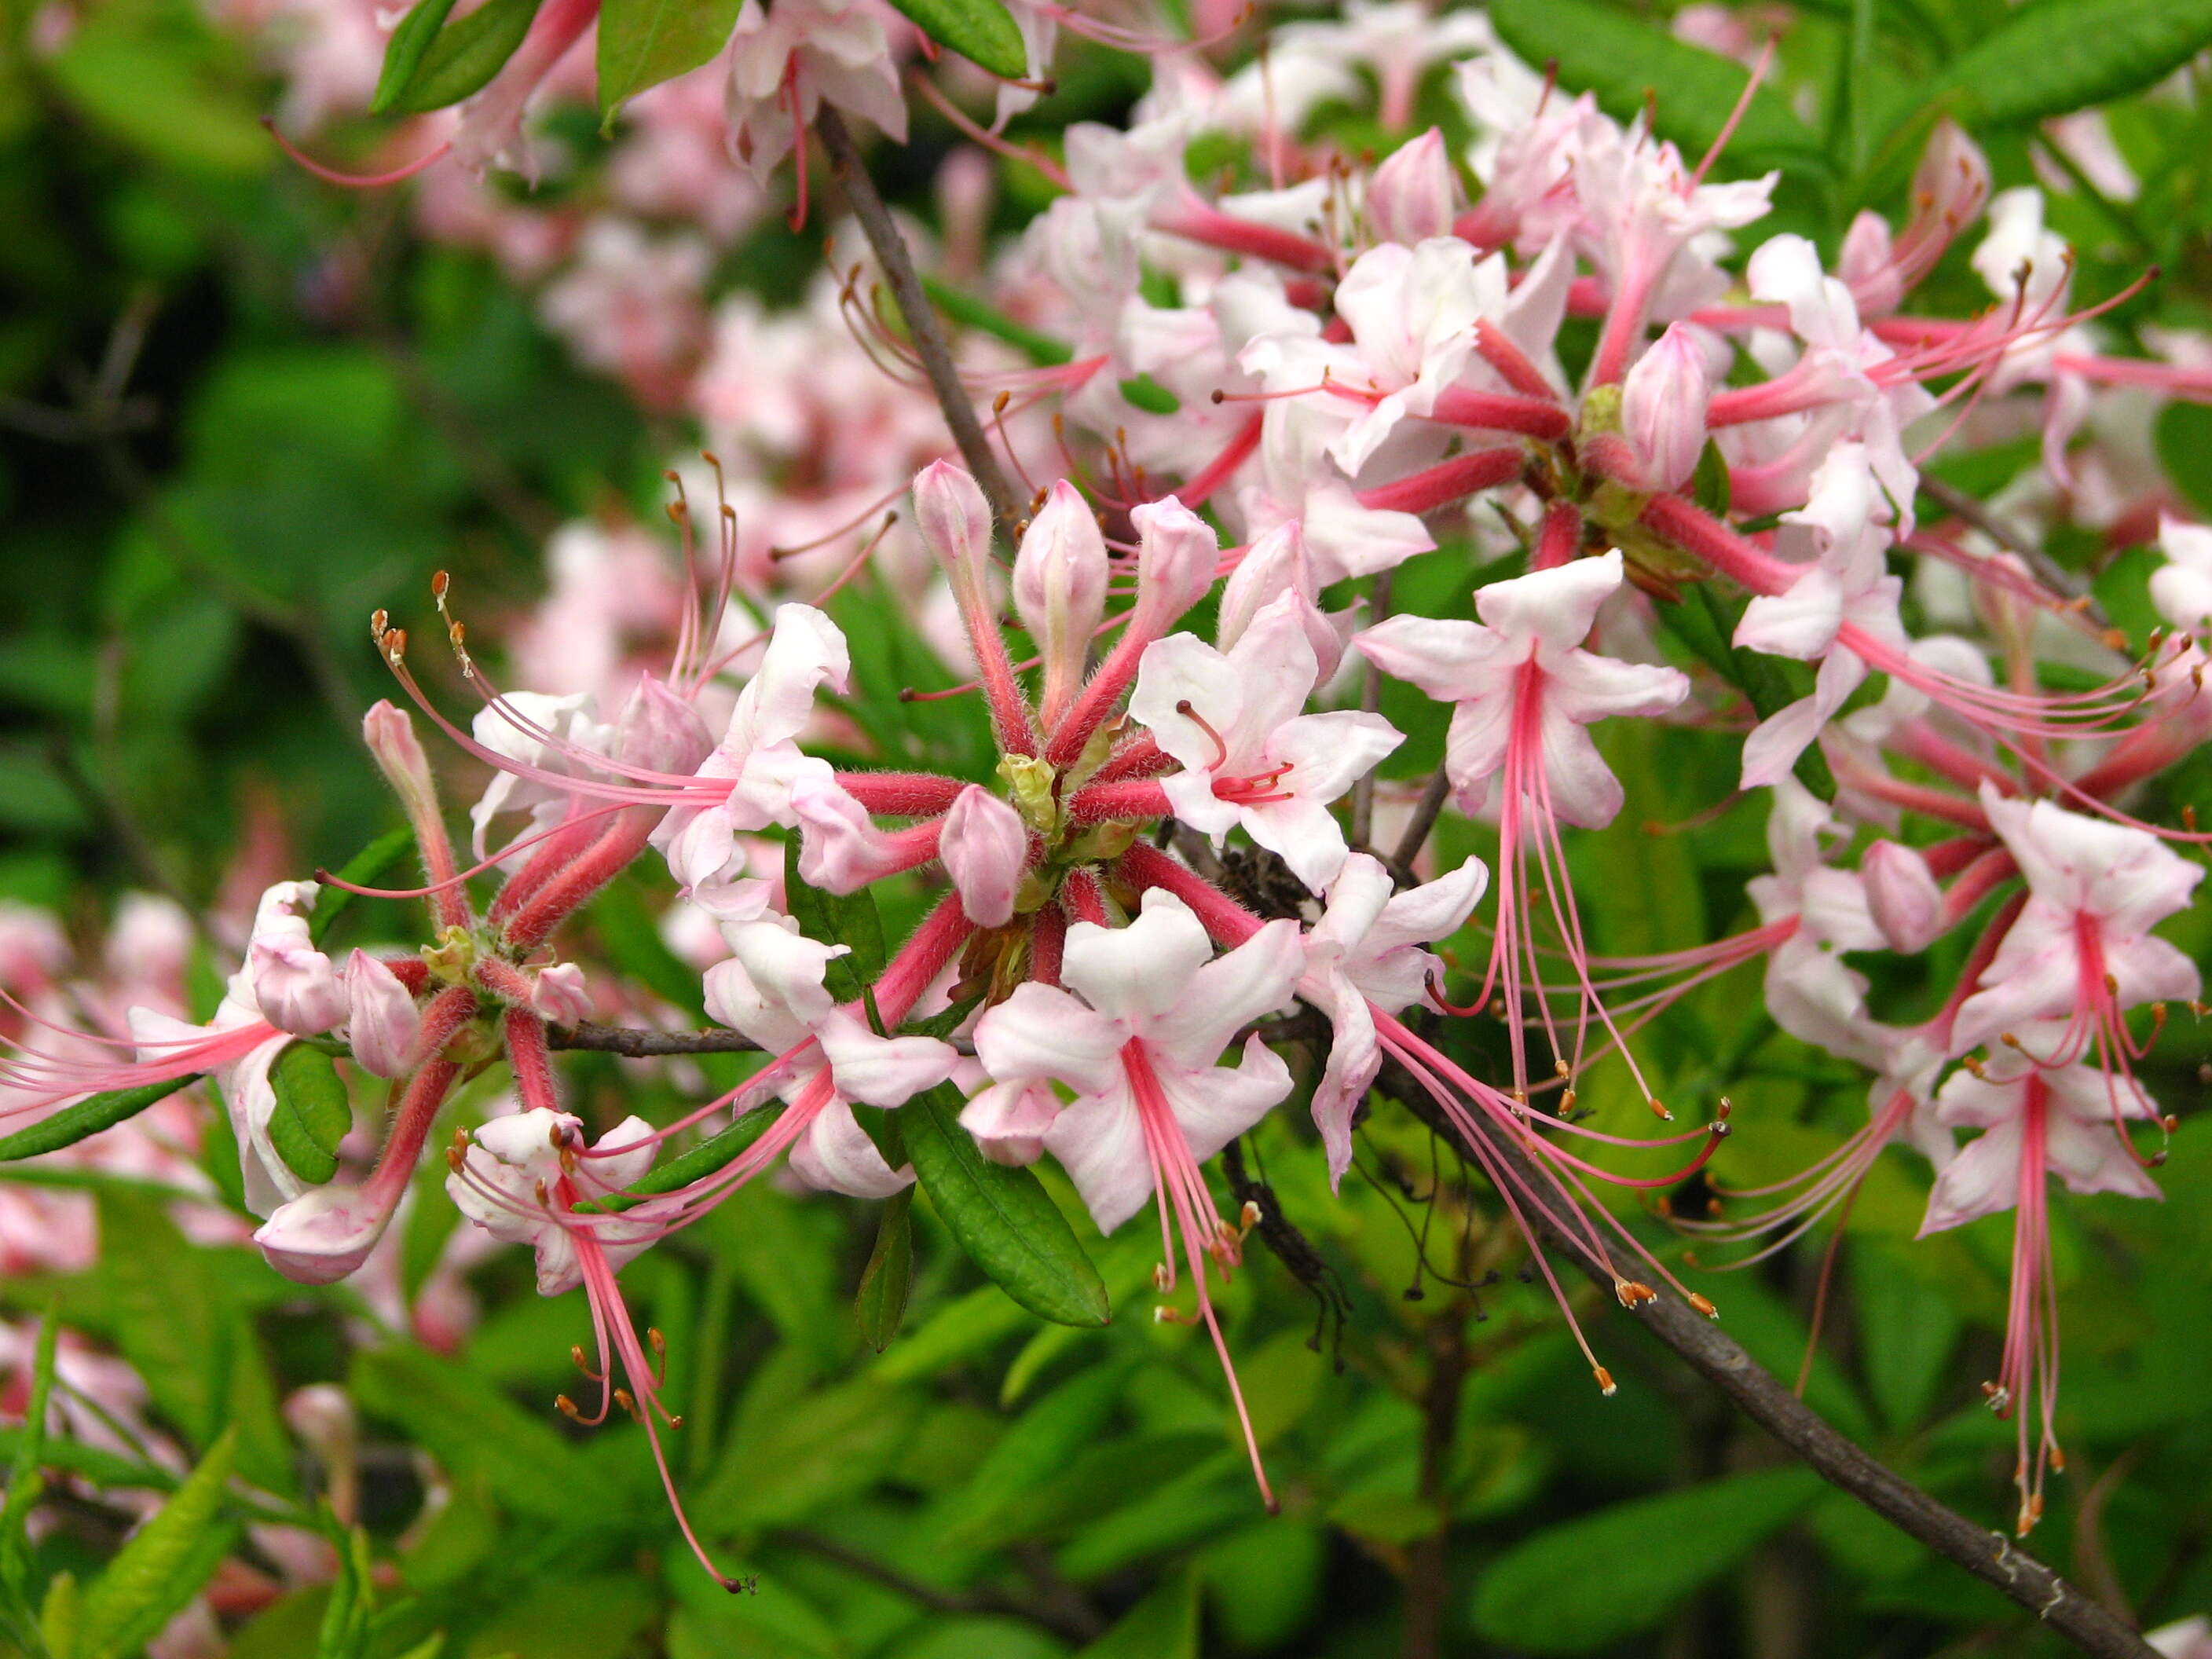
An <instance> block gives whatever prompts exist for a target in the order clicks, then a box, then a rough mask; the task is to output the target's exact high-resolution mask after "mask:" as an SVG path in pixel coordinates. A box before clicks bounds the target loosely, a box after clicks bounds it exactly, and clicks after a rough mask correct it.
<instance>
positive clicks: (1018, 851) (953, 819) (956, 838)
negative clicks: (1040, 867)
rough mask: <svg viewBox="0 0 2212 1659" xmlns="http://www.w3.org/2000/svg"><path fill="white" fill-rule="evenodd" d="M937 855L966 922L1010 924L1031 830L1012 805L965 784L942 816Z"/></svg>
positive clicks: (977, 924) (987, 924)
mask: <svg viewBox="0 0 2212 1659" xmlns="http://www.w3.org/2000/svg"><path fill="white" fill-rule="evenodd" d="M937 855H938V857H939V858H940V859H942V860H944V861H945V872H946V873H947V874H948V875H950V876H951V878H952V885H953V887H954V889H955V890H957V892H958V893H959V895H960V908H962V909H963V910H965V911H966V912H967V913H968V920H969V921H972V922H974V923H975V925H976V926H977V927H1005V926H1006V924H1007V923H1008V922H1009V921H1012V920H1013V918H1014V894H1015V892H1016V890H1018V888H1019V887H1020V886H1021V883H1022V872H1023V871H1024V869H1025V868H1026V867H1027V866H1028V864H1029V856H1030V832H1029V829H1028V828H1027V826H1025V825H1024V823H1022V815H1021V814H1020V813H1019V812H1017V811H1014V809H1013V807H1012V805H1009V804H1007V803H1006V801H1003V800H1001V799H1000V798H999V797H998V796H996V795H994V794H993V793H991V792H990V791H989V790H987V789H985V788H983V787H981V786H980V785H976V784H970V785H969V786H968V787H967V788H965V789H963V790H962V791H961V792H960V794H959V796H958V797H957V799H955V800H954V801H953V803H952V810H951V811H949V812H947V813H946V814H945V833H944V834H943V835H942V836H939V839H938V843H937Z"/></svg>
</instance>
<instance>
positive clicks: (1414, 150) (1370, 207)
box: [1367, 127, 1459, 243]
mask: <svg viewBox="0 0 2212 1659" xmlns="http://www.w3.org/2000/svg"><path fill="white" fill-rule="evenodd" d="M1458 211H1459V180H1458V179H1456V178H1455V177H1454V176H1453V173H1452V165H1451V157H1450V155H1449V153H1448V152H1447V151H1446V150H1445V149H1444V136H1443V133H1441V132H1439V131H1437V129H1436V128H1434V127H1431V128H1430V129H1429V130H1428V131H1426V132H1425V133H1423V134H1422V135H1421V136H1420V137H1418V138H1416V139H1414V140H1413V142H1412V143H1407V144H1406V145H1404V146H1402V147H1401V149H1399V150H1398V151H1397V152H1396V153H1395V155H1392V156H1391V157H1390V158H1389V160H1388V161H1385V162H1383V165H1382V166H1381V167H1377V168H1376V169H1375V176H1374V177H1373V178H1372V179H1369V180H1368V181H1367V223H1368V228H1370V229H1371V230H1372V231H1373V232H1374V233H1375V234H1376V237H1377V238H1378V239H1379V240H1383V241H1386V242H1406V243H1413V242H1425V241H1426V240H1429V239H1430V238H1431V237H1432V236H1449V235H1450V234H1451V228H1452V221H1453V219H1454V218H1455V217H1456V216H1457V215H1458Z"/></svg>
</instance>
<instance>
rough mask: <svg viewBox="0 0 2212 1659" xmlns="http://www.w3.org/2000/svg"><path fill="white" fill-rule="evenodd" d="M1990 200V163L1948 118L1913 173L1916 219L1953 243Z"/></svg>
mask: <svg viewBox="0 0 2212 1659" xmlns="http://www.w3.org/2000/svg"><path fill="white" fill-rule="evenodd" d="M1989 199H1990V162H1989V157H1987V156H1986V155H1983V154H1982V151H1981V147H1980V146H1979V145H1978V144H1976V143H1974V141H1973V140H1972V139H1971V138H1969V137H1966V129H1965V128H1963V127H1961V126H1960V125H1959V124H1958V123H1957V122H1955V121H1953V120H1950V119H1949V118H1945V119H1943V120H1941V121H1938V122H1937V123H1936V127H1935V130H1934V131H1931V132H1930V133H1929V135H1928V147H1927V149H1923V150H1922V151H1921V152H1920V165H1919V166H1918V167H1915V168H1914V169H1913V172H1912V219H1913V222H1914V226H1915V228H1918V227H1919V226H1921V225H1923V224H1925V225H1927V226H1928V227H1929V228H1930V229H1931V230H1936V229H1940V231H1941V233H1942V237H1943V240H1945V241H1947V242H1948V240H1950V239H1951V238H1952V237H1953V236H1955V235H1957V234H1958V233H1959V232H1960V229H1962V228H1964V227H1965V226H1966V225H1967V224H1968V223H1970V222H1972V220H1973V218H1974V217H1975V216H1976V215H1978V213H1980V212H1981V210H1982V209H1983V207H1984V205H1985V204H1987V203H1988V201H1989Z"/></svg>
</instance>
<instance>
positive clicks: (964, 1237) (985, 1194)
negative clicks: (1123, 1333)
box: [899, 1084, 1112, 1325]
mask: <svg viewBox="0 0 2212 1659" xmlns="http://www.w3.org/2000/svg"><path fill="white" fill-rule="evenodd" d="M960 1107H961V1100H960V1095H959V1092H958V1091H957V1090H955V1089H952V1088H951V1087H950V1086H948V1085H943V1084H940V1085H938V1086H937V1087H936V1088H934V1089H932V1090H930V1091H927V1093H925V1094H921V1095H917V1096H915V1098H914V1099H912V1100H910V1101H908V1103H907V1104H906V1105H905V1107H904V1108H902V1109H901V1111H900V1113H899V1122H900V1127H902V1128H903V1129H904V1130H905V1132H906V1146H907V1153H908V1157H910V1158H913V1160H914V1172H915V1178H916V1179H918V1180H919V1181H920V1182H921V1185H922V1188H923V1190H924V1191H926V1192H927V1193H928V1194H929V1201H930V1202H931V1203H932V1204H933V1205H935V1206H937V1213H938V1215H939V1217H940V1218H942V1219H943V1220H944V1222H945V1229H946V1231H949V1232H951V1235H952V1237H953V1240H954V1242H955V1243H957V1244H958V1245H959V1246H960V1248H961V1249H963V1250H964V1251H966V1252H967V1254H968V1257H969V1260H970V1261H973V1262H975V1265H976V1266H977V1267H981V1269H982V1270H983V1271H984V1272H985V1273H987V1274H988V1275H989V1276H990V1278H991V1279H992V1282H993V1283H994V1284H996V1285H998V1287H999V1288H1000V1290H1002V1291H1005V1292H1006V1294H1007V1295H1008V1296H1010V1297H1012V1298H1013V1299H1014V1300H1015V1301H1016V1302H1017V1303H1018V1304H1021V1305H1022V1306H1023V1307H1024V1308H1026V1309H1027V1310H1029V1311H1030V1312H1031V1313H1033V1314H1035V1315H1036V1316H1037V1317H1038V1318H1040V1319H1049V1320H1051V1321H1053V1322H1054V1323H1055V1324H1060V1325H1103V1324H1104V1323H1105V1322H1107V1321H1108V1319H1109V1318H1110V1317H1112V1305H1111V1304H1110V1303H1109V1301H1108V1300H1107V1296H1106V1283H1105V1281H1104V1280H1103V1279H1100V1278H1099V1276H1098V1269H1097V1267H1093V1266H1092V1265H1091V1258H1090V1257H1089V1256H1088V1255H1085V1254H1084V1249H1083V1246H1082V1245H1081V1244H1079V1243H1077V1242H1076V1238H1075V1234H1074V1232H1073V1230H1072V1229H1071V1228H1070V1227H1069V1226H1068V1225H1067V1218H1066V1217H1065V1216H1063V1215H1061V1214H1060V1206H1058V1205H1056V1204H1054V1202H1053V1201H1052V1198H1051V1195H1050V1194H1048V1193H1047V1192H1046V1191H1045V1189H1044V1186H1043V1184H1042V1182H1039V1181H1038V1180H1037V1178H1036V1176H1034V1175H1032V1174H1031V1173H1030V1171H1029V1170H1023V1169H1012V1168H1009V1167H1008V1166H1006V1164H994V1163H992V1162H991V1160H990V1159H988V1158H985V1157H984V1156H983V1152H982V1148H981V1147H980V1146H976V1144H975V1137H974V1136H973V1135H971V1134H969V1133H968V1132H967V1131H966V1130H965V1129H963V1128H962V1127H960Z"/></svg>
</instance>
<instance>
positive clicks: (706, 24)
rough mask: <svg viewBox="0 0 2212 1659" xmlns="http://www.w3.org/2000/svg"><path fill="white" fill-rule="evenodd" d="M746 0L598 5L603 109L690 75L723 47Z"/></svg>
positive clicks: (631, 0)
mask: <svg viewBox="0 0 2212 1659" xmlns="http://www.w3.org/2000/svg"><path fill="white" fill-rule="evenodd" d="M740 3H742V0H605V3H603V4H602V5H601V6H600V8H599V113H600V115H601V116H602V117H603V118H605V120H606V121H607V122H609V123H611V122H612V121H613V120H614V118H615V112H616V111H617V110H618V109H620V108H621V107H622V106H623V103H624V101H625V100H629V99H631V98H635V97H636V96H637V94H639V93H641V92H643V91H644V90H646V88H648V87H657V86H659V84H660V83H661V82H663V81H672V80H674V79H675V78H676V77H677V76H679V75H688V74H689V73H690V71H691V70H695V69H697V68H698V67H699V66H700V65H701V64H703V63H705V62H706V61H707V60H708V58H712V57H713V56H714V54H715V53H716V52H720V50H721V49H722V43H723V42H724V41H726V40H728V39H729V38H730V30H731V29H732V27H735V26H736V23H737V21H738V6H739V5H740Z"/></svg>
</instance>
